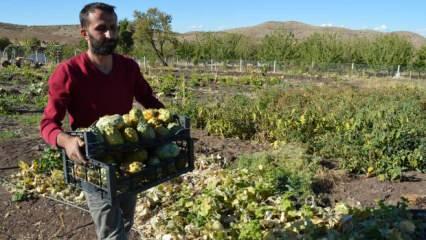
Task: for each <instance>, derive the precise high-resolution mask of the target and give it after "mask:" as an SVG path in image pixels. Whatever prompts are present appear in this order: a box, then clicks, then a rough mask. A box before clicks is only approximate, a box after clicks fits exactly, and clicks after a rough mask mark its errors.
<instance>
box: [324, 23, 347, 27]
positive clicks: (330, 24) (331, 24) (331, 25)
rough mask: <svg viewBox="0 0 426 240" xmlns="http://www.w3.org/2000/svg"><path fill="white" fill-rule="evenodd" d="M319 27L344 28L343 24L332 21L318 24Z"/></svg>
mask: <svg viewBox="0 0 426 240" xmlns="http://www.w3.org/2000/svg"><path fill="white" fill-rule="evenodd" d="M320 27H341V28H344V27H345V25H335V24H333V23H323V24H321V25H320Z"/></svg>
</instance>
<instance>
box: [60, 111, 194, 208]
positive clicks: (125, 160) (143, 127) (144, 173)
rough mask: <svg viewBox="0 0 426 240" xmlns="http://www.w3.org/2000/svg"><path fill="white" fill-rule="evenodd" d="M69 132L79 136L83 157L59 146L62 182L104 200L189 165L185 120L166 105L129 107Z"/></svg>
mask: <svg viewBox="0 0 426 240" xmlns="http://www.w3.org/2000/svg"><path fill="white" fill-rule="evenodd" d="M69 134H71V135H74V136H79V137H80V138H82V139H83V140H84V143H85V145H84V149H82V150H84V153H85V156H86V158H87V159H88V160H89V161H88V163H87V164H85V165H81V164H79V163H76V162H74V161H73V160H70V159H69V158H68V157H67V155H66V154H65V151H64V150H63V151H62V156H63V161H64V173H65V181H66V183H68V184H70V185H73V186H75V187H77V188H80V189H83V190H86V191H88V192H92V193H97V194H99V195H100V196H101V197H102V198H104V199H108V200H109V201H110V202H113V201H115V199H117V198H118V197H120V195H121V194H123V193H126V192H135V193H136V192H141V191H144V190H146V189H148V188H151V187H153V186H155V185H158V184H160V183H162V182H165V181H168V180H170V179H172V178H174V177H177V176H179V175H182V174H184V173H186V172H188V171H192V170H193V169H194V150H193V141H192V139H191V136H190V130H189V119H188V118H187V117H184V116H177V115H172V114H171V113H170V112H169V111H168V110H166V109H158V110H157V109H147V110H144V111H142V110H141V109H138V108H133V109H132V110H131V111H130V112H129V113H128V114H124V115H118V114H116V115H108V116H104V117H101V118H100V119H99V120H98V121H97V122H96V123H95V124H94V125H93V126H91V127H89V128H86V129H77V130H76V131H72V132H69Z"/></svg>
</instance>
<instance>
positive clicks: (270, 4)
mask: <svg viewBox="0 0 426 240" xmlns="http://www.w3.org/2000/svg"><path fill="white" fill-rule="evenodd" d="M90 2H92V1H83V0H38V1H35V0H19V1H16V2H15V1H13V0H0V22H6V23H14V24H23V25H62V24H78V23H79V20H78V13H79V12H80V10H81V8H82V7H83V6H84V5H85V4H87V3H90ZM105 2H106V3H109V4H112V5H114V6H116V12H117V15H118V18H119V19H124V18H127V19H129V20H132V19H133V13H134V11H135V10H138V11H141V12H144V11H146V10H147V9H149V8H152V7H156V8H158V9H159V10H160V11H162V12H166V13H167V14H170V15H171V16H172V17H173V20H172V29H173V30H174V31H176V32H180V33H183V32H189V31H218V30H224V29H230V28H237V27H245V26H253V25H257V24H260V23H263V22H266V21H299V22H303V23H307V24H311V25H316V26H335V27H344V28H350V29H371V30H377V31H384V32H391V31H411V32H416V33H419V34H421V35H423V36H426V0H411V1H410V0H386V1H385V0H353V1H349V0H334V1H331V0H329V1H327V0H317V1H314V0H311V1H308V0H252V1H250V0H244V1H243V0H227V1H225V0H209V1H204V0H198V1H196V0H179V1H178V0H174V1H173V0H169V1H167V0H122V1H105Z"/></svg>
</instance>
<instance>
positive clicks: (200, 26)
mask: <svg viewBox="0 0 426 240" xmlns="http://www.w3.org/2000/svg"><path fill="white" fill-rule="evenodd" d="M189 28H190V29H191V30H192V31H198V30H202V29H203V28H204V26H203V25H201V24H200V25H192V26H190V27H189Z"/></svg>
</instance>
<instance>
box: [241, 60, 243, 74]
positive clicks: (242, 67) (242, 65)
mask: <svg viewBox="0 0 426 240" xmlns="http://www.w3.org/2000/svg"><path fill="white" fill-rule="evenodd" d="M241 72H243V59H241V58H240V73H241Z"/></svg>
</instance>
